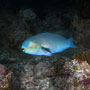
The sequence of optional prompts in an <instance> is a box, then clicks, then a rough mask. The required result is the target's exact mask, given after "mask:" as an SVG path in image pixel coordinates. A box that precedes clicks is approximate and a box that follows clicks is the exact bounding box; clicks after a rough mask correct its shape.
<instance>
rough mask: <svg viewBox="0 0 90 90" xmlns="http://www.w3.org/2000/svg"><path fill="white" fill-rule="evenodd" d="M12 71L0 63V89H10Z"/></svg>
mask: <svg viewBox="0 0 90 90" xmlns="http://www.w3.org/2000/svg"><path fill="white" fill-rule="evenodd" d="M11 79H12V72H10V71H9V70H8V69H7V68H6V67H5V66H3V65H2V64H0V90H11Z"/></svg>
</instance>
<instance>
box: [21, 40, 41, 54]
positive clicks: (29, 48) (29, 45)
mask: <svg viewBox="0 0 90 90" xmlns="http://www.w3.org/2000/svg"><path fill="white" fill-rule="evenodd" d="M22 49H23V52H25V53H27V54H36V53H37V52H38V51H39V50H40V44H37V43H34V42H33V41H25V42H24V43H23V44H22Z"/></svg>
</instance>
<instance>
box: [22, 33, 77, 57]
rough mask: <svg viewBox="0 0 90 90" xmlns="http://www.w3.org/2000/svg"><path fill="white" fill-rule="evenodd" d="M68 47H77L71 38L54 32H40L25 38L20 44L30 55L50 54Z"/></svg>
mask: <svg viewBox="0 0 90 90" xmlns="http://www.w3.org/2000/svg"><path fill="white" fill-rule="evenodd" d="M68 48H77V46H76V45H75V44H74V43H73V38H68V39H67V38H65V37H63V36H61V35H58V34H55V33H49V32H46V33H40V34H37V35H35V36H31V37H29V38H27V39H26V40H25V41H24V42H23V43H22V45H21V49H22V50H23V52H24V53H27V54H32V55H44V56H52V55H53V54H54V53H59V52H62V51H64V50H66V49H68Z"/></svg>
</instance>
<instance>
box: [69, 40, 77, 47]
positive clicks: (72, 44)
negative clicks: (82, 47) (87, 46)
mask: <svg viewBox="0 0 90 90" xmlns="http://www.w3.org/2000/svg"><path fill="white" fill-rule="evenodd" d="M68 41H69V44H70V47H71V48H78V47H77V46H76V45H75V44H74V43H73V38H69V39H68Z"/></svg>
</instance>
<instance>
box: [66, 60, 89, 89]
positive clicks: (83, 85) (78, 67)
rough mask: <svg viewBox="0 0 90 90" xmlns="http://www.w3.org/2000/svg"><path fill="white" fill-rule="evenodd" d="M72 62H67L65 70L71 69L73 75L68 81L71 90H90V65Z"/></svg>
mask: <svg viewBox="0 0 90 90" xmlns="http://www.w3.org/2000/svg"><path fill="white" fill-rule="evenodd" d="M81 62H82V63H80V62H79V60H75V59H74V60H72V61H71V62H66V63H65V65H64V67H65V69H70V70H71V72H70V73H71V74H70V76H69V77H68V79H67V81H66V82H67V83H68V85H70V88H71V89H70V90H74V89H76V90H83V89H84V90H89V89H90V81H89V80H90V65H89V64H88V63H87V61H81Z"/></svg>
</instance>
